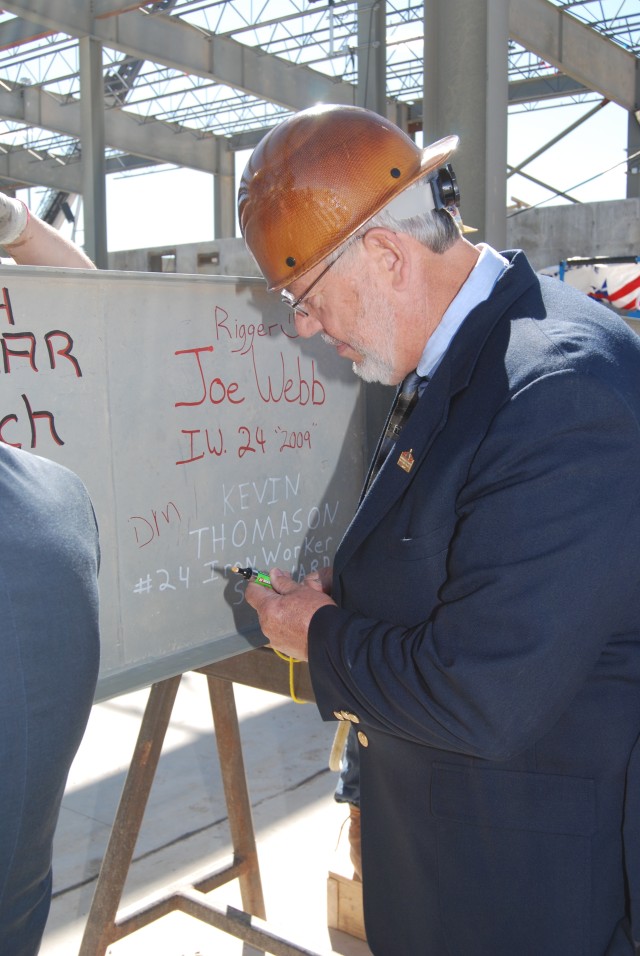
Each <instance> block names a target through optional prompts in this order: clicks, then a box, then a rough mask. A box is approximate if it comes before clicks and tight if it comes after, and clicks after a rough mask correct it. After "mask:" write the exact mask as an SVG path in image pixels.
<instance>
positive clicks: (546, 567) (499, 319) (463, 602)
mask: <svg viewBox="0 0 640 956" xmlns="http://www.w3.org/2000/svg"><path fill="white" fill-rule="evenodd" d="M507 255H508V258H509V259H510V261H511V264H510V266H509V268H508V269H507V270H506V272H505V273H504V274H503V276H502V277H501V278H500V280H499V281H498V283H497V285H496V287H495V289H494V291H493V293H492V295H491V297H490V298H489V299H488V300H487V301H486V302H483V303H481V304H480V305H478V306H477V307H476V308H475V309H474V310H473V311H472V312H471V314H470V315H469V316H468V318H467V319H466V320H465V322H464V324H463V326H462V327H461V329H460V330H459V332H458V334H457V335H456V337H455V339H454V340H453V342H452V344H451V347H450V348H449V350H448V352H447V354H446V356H445V358H444V360H443V362H442V363H441V365H440V367H439V368H438V370H437V371H436V373H435V375H434V377H433V379H432V381H431V382H430V383H429V385H428V386H427V388H426V390H425V392H424V394H423V396H422V397H421V399H420V401H419V402H418V405H417V407H416V409H415V411H414V412H413V414H412V416H411V418H410V419H409V421H408V423H407V425H406V426H405V429H404V431H403V433H402V435H401V436H400V438H399V440H398V442H397V443H396V447H395V449H394V451H393V452H392V454H391V455H390V456H389V458H388V459H387V461H386V463H385V465H384V466H383V468H382V470H381V471H380V473H379V474H378V476H377V478H376V479H375V481H374V482H373V484H372V486H371V488H370V489H369V492H368V494H367V495H366V497H365V498H364V500H363V501H362V503H361V505H360V508H359V510H358V512H357V514H356V515H355V517H354V520H353V522H352V524H351V526H350V527H349V529H348V530H347V533H346V535H345V537H344V539H343V541H342V543H341V545H340V548H339V550H338V553H337V555H336V559H335V567H334V597H335V600H336V602H337V604H338V607H337V608H334V607H332V606H329V607H323V608H321V609H320V610H319V611H318V612H316V614H315V615H314V617H313V619H312V622H311V627H310V634H309V654H310V668H311V676H312V680H313V685H314V689H315V694H316V698H317V702H318V706H319V708H320V711H321V714H322V716H323V717H324V718H325V719H327V720H329V719H334V718H335V717H338V718H339V719H345V717H346V719H348V720H351V721H352V722H353V725H354V727H355V728H356V729H357V730H358V731H359V737H360V765H361V766H360V772H361V809H362V827H363V871H364V872H363V877H364V895H365V920H366V927H367V934H368V938H369V945H370V946H371V949H372V951H373V952H374V953H376V954H377V956H419V954H425V956H587V954H588V956H603V954H605V953H608V954H611V956H613V954H616V956H617V954H623V953H624V954H628V953H632V952H633V951H634V950H633V947H632V944H631V942H630V940H629V933H630V927H629V921H630V915H631V911H632V909H633V907H634V906H635V905H636V903H635V902H634V899H633V897H634V894H635V893H636V892H637V887H638V885H640V875H639V874H638V873H637V872H636V871H637V870H638V869H639V868H640V840H639V838H638V833H637V832H636V831H637V829H638V827H640V819H639V817H640V810H639V809H638V805H639V804H640V770H639V769H638V768H637V767H636V766H635V763H636V762H639V761H640V757H638V753H637V751H635V750H634V748H635V747H636V744H637V740H638V735H639V734H640V641H639V637H640V339H639V338H638V337H637V336H636V335H635V333H634V332H632V331H630V330H629V329H628V327H627V326H626V325H625V323H624V322H622V320H620V319H618V318H617V317H615V316H614V315H612V313H611V312H609V311H608V310H606V309H605V308H604V307H602V306H600V305H598V304H596V303H593V302H591V301H590V300H589V299H588V298H587V297H586V296H584V295H582V294H581V293H577V292H575V291H574V290H572V289H570V288H568V287H566V286H564V285H563V284H562V283H560V282H557V281H556V280H553V279H546V278H544V277H543V278H541V279H540V278H539V277H537V276H536V275H535V274H534V273H533V271H532V270H531V268H530V266H529V264H528V262H527V260H526V258H525V256H524V255H523V254H522V253H515V254H514V253H509V254H507ZM409 450H410V451H411V454H412V456H413V458H414V464H413V467H412V468H411V470H410V471H409V472H407V471H405V470H404V469H403V468H401V467H399V465H398V464H397V461H398V458H399V455H400V453H401V452H402V451H409ZM639 749H640V748H639ZM636 931H637V930H636Z"/></svg>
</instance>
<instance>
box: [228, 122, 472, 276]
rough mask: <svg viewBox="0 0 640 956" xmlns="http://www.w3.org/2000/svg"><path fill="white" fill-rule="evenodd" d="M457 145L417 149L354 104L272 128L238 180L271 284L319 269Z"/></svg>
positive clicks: (241, 212) (249, 229) (248, 231)
mask: <svg viewBox="0 0 640 956" xmlns="http://www.w3.org/2000/svg"><path fill="white" fill-rule="evenodd" d="M457 145H458V137H457V136H447V137H445V138H444V139H441V140H439V141H438V142H437V143H433V144H432V145H431V146H428V147H427V148H426V149H420V147H418V146H416V144H415V143H414V142H413V140H412V139H411V138H410V137H409V136H407V134H406V133H404V132H403V131H402V130H401V129H399V127H397V126H395V125H394V124H393V123H391V122H390V121H389V120H387V119H385V118H384V117H383V116H380V115H378V113H373V112H371V111H370V110H365V109H361V108H359V107H356V106H318V107H314V108H312V109H308V110H303V111H302V112H300V113H295V114H294V115H293V116H291V117H289V118H288V119H286V120H284V122H282V123H280V124H279V125H278V126H276V127H275V128H274V129H272V130H270V132H269V133H267V135H266V136H265V137H264V139H262V140H261V141H260V143H259V144H258V145H257V146H256V148H255V149H254V151H253V153H252V154H251V157H250V158H249V162H248V163H247V165H246V167H245V170H244V173H243V174H242V179H241V181H240V187H239V190H238V216H239V220H240V229H241V230H242V235H243V237H244V240H245V242H246V244H247V247H248V248H249V250H250V252H251V253H252V254H253V256H254V258H255V260H256V262H257V263H258V265H259V267H260V269H261V271H262V274H263V275H264V277H265V279H266V280H267V285H268V287H269V289H270V290H272V291H273V290H278V289H283V288H284V287H285V286H288V285H290V284H291V283H292V282H293V281H295V280H296V279H298V278H299V277H300V276H302V275H304V274H305V272H308V271H309V269H312V268H313V267H314V266H315V265H317V264H318V263H319V262H321V261H322V259H324V258H325V257H326V256H328V255H329V254H330V253H332V252H333V251H334V250H335V249H337V248H338V246H340V245H341V244H342V243H343V242H344V241H345V240H346V239H348V238H349V237H350V236H352V235H353V234H354V233H355V232H356V231H357V230H358V229H359V228H360V226H362V225H364V223H365V222H367V220H368V219H371V217H372V216H374V215H375V214H376V213H377V212H379V211H380V210H381V209H382V208H383V206H386V204H387V203H388V202H389V201H390V200H391V199H393V197H394V196H396V195H397V194H398V193H400V192H402V191H403V190H404V189H406V188H407V187H408V186H410V185H411V184H412V183H414V182H416V180H418V179H420V178H421V177H422V176H426V175H428V174H429V173H430V172H432V171H433V170H436V169H437V168H438V167H439V166H442V165H443V163H445V162H446V161H447V159H448V158H449V156H450V155H451V153H452V152H453V151H454V150H455V148H456V146H457Z"/></svg>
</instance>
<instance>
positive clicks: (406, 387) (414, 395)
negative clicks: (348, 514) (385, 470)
mask: <svg viewBox="0 0 640 956" xmlns="http://www.w3.org/2000/svg"><path fill="white" fill-rule="evenodd" d="M425 381H426V380H425V379H424V378H423V376H421V375H418V373H417V372H409V374H408V375H407V377H406V378H405V380H404V381H403V383H402V385H401V386H400V389H399V390H398V392H397V394H396V398H395V402H394V404H393V407H392V409H391V412H390V413H389V418H388V421H387V427H386V428H385V431H384V435H383V436H382V439H381V440H380V444H379V445H378V453H377V455H376V458H375V462H374V465H373V467H372V469H371V471H370V473H369V480H368V482H367V487H366V489H365V494H366V492H367V491H368V490H369V487H370V486H371V483H372V482H373V479H374V478H375V477H376V475H377V474H378V472H379V471H380V469H381V468H382V465H383V463H384V461H385V459H386V458H387V455H388V454H389V452H390V451H391V449H392V447H393V445H394V444H395V442H396V441H397V439H398V437H399V435H400V432H401V431H402V429H403V428H404V426H405V424H406V422H407V419H408V418H409V415H410V414H411V412H412V411H413V409H414V408H415V406H416V403H417V401H418V397H419V390H418V387H419V385H420V383H421V382H425Z"/></svg>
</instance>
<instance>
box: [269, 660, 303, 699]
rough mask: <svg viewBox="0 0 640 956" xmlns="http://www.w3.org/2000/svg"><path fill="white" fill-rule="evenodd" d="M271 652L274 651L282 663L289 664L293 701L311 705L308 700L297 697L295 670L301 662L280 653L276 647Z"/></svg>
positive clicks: (290, 688) (290, 692)
mask: <svg viewBox="0 0 640 956" xmlns="http://www.w3.org/2000/svg"><path fill="white" fill-rule="evenodd" d="M271 650H272V651H273V653H274V654H276V655H277V656H278V657H279V658H280V660H281V661H287V662H288V664H289V694H290V696H291V700H293V701H295V703H296V704H309V703H311V702H310V701H308V700H300V698H299V697H298V696H297V695H296V685H295V677H294V670H293V668H294V664H300V663H301V661H299V660H296V658H295V657H289V655H288V654H282V653H281V652H280V651H277V650H276V649H275V647H272V648H271Z"/></svg>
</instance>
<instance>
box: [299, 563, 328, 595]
mask: <svg viewBox="0 0 640 956" xmlns="http://www.w3.org/2000/svg"><path fill="white" fill-rule="evenodd" d="M304 583H305V584H307V585H308V586H309V587H310V588H315V589H316V591H324V593H325V594H331V586H332V584H333V568H321V569H320V570H319V571H312V572H311V574H307V576H306V577H305V579H304Z"/></svg>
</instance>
